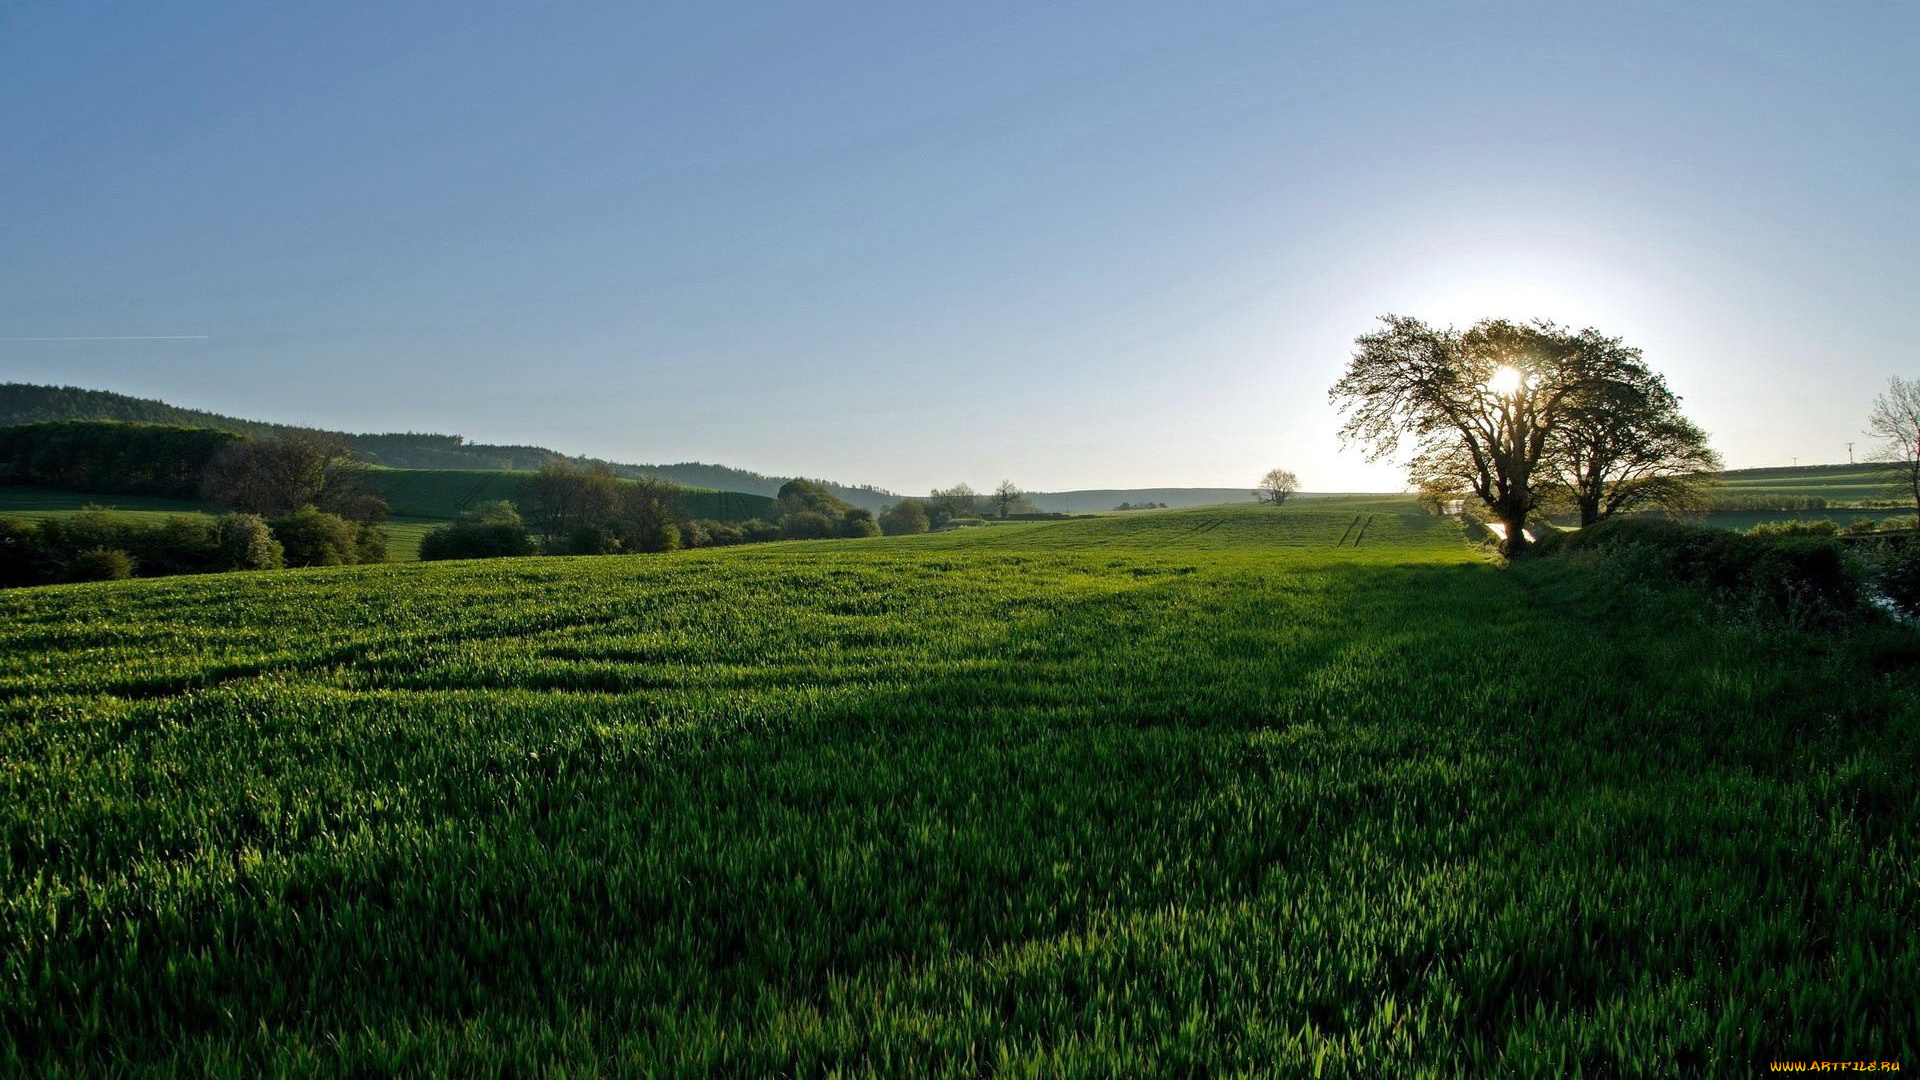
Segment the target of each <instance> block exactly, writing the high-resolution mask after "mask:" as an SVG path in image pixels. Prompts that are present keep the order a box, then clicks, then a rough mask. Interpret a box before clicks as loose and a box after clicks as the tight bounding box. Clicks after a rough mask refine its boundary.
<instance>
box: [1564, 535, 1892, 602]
mask: <svg viewBox="0 0 1920 1080" xmlns="http://www.w3.org/2000/svg"><path fill="white" fill-rule="evenodd" d="M1829 524H1831V523H1829ZM1535 550H1536V551H1537V552H1539V553H1541V554H1555V553H1558V554H1562V555H1567V556H1574V557H1582V558H1586V559H1589V560H1594V561H1598V562H1604V563H1608V564H1610V565H1611V566H1612V567H1613V568H1614V569H1616V570H1619V571H1622V572H1625V573H1628V574H1630V575H1631V576H1633V577H1634V578H1636V579H1638V580H1643V581H1644V580H1646V579H1648V578H1654V579H1656V580H1658V581H1668V582H1674V583H1679V584H1686V585H1692V586H1695V587H1698V588H1702V589H1705V590H1706V591H1708V592H1710V593H1712V594H1714V596H1715V597H1716V598H1717V599H1720V600H1722V601H1723V602H1731V603H1734V604H1737V605H1740V606H1744V607H1750V608H1753V609H1756V610H1758V611H1761V612H1764V613H1767V614H1770V615H1774V616H1779V617H1783V618H1786V619H1789V620H1790V621H1793V622H1808V621H1822V620H1825V619H1828V618H1831V617H1833V616H1836V615H1840V614H1843V613H1846V612H1849V611H1852V610H1853V609H1854V608H1856V607H1857V606H1858V604H1859V600H1860V584H1861V582H1860V577H1859V574H1858V573H1857V571H1856V569H1855V567H1854V566H1853V564H1852V563H1850V562H1849V560H1848V559H1847V556H1846V551H1845V549H1844V548H1843V546H1842V545H1841V543H1840V540H1839V539H1838V538H1837V537H1835V536H1830V535H1818V534H1816V535H1811V536H1809V535H1793V534H1788V535H1782V534H1780V533H1760V532H1751V533H1735V532H1727V531H1724V530H1720V529H1710V528H1705V527H1702V526H1697V525H1687V524H1683V523H1681V522H1677V521H1666V520H1661V519H1657V518H1611V519H1608V520H1606V521H1602V522H1599V523H1598V524H1595V525H1590V526H1588V527H1587V528H1584V529H1581V530H1579V531H1578V532H1569V533H1566V534H1564V538H1563V539H1558V540H1556V541H1555V542H1554V543H1553V544H1552V545H1550V546H1547V545H1542V546H1540V547H1536V549H1535Z"/></svg>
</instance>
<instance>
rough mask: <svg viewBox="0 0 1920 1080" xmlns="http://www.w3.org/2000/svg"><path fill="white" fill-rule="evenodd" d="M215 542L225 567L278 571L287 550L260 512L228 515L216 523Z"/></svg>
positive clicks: (283, 562) (222, 566) (224, 568)
mask: <svg viewBox="0 0 1920 1080" xmlns="http://www.w3.org/2000/svg"><path fill="white" fill-rule="evenodd" d="M213 543H214V546H215V548H216V549H217V551H218V552H219V556H218V557H219V564H220V567H221V569H223V570H278V569H280V568H281V567H282V566H285V565H286V564H287V558H286V550H285V549H284V548H283V547H282V546H281V544H280V541H278V540H275V539H274V538H273V530H272V529H270V528H268V527H267V522H266V519H265V518H262V517H261V516H260V515H258V514H227V515H224V516H222V517H221V518H220V519H219V520H218V521H216V522H215V523H214V527H213Z"/></svg>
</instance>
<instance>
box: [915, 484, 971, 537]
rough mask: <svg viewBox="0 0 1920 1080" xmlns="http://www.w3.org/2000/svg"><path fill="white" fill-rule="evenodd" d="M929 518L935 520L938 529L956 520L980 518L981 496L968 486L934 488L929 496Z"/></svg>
mask: <svg viewBox="0 0 1920 1080" xmlns="http://www.w3.org/2000/svg"><path fill="white" fill-rule="evenodd" d="M926 508H927V516H928V517H930V518H932V519H933V524H934V525H935V526H936V527H937V526H940V525H945V524H946V523H947V522H949V521H952V520H953V519H954V518H970V517H978V516H980V494H979V493H978V492H976V491H974V490H973V488H971V487H969V486H968V485H966V484H955V485H953V486H952V487H950V488H934V489H933V492H932V493H931V494H929V495H928V496H927V503H926Z"/></svg>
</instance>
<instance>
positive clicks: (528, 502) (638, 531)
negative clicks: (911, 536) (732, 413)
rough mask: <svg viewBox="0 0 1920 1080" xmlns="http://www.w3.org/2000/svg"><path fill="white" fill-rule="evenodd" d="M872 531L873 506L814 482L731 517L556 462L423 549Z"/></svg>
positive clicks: (650, 543) (575, 551) (611, 549)
mask: <svg viewBox="0 0 1920 1080" xmlns="http://www.w3.org/2000/svg"><path fill="white" fill-rule="evenodd" d="M878 535H880V525H879V522H878V521H876V520H875V518H874V515H873V511H871V510H868V509H866V508H864V507H859V506H852V505H850V504H848V503H846V502H845V501H843V500H841V499H840V498H839V497H837V496H836V495H834V494H833V493H832V492H830V491H828V490H827V488H826V487H825V486H824V485H822V484H820V483H818V482H816V481H812V480H800V479H796V480H789V481H787V482H786V483H785V484H783V485H782V486H781V487H780V489H779V493H778V495H777V497H776V498H775V499H774V502H773V506H772V508H771V509H770V511H769V517H766V518H754V519H751V520H748V521H743V522H738V523H733V522H724V521H714V520H711V519H694V518H691V517H689V515H688V514H687V513H686V510H685V507H684V505H683V500H682V498H681V491H680V489H679V488H677V487H675V486H673V485H671V484H666V483H663V482H661V481H658V480H626V479H622V478H621V477H620V476H618V475H616V474H615V473H614V471H613V470H612V469H611V468H609V467H608V466H606V465H604V464H597V463H596V464H593V465H581V464H577V463H574V462H569V461H553V462H548V463H547V464H546V465H544V466H542V467H541V468H540V470H539V472H537V473H536V474H534V476H533V477H532V478H531V479H529V480H528V481H527V484H526V486H525V487H524V488H523V489H522V492H521V495H520V498H519V500H518V501H515V502H505V501H502V502H495V503H488V504H485V505H482V506H478V507H474V508H472V509H470V510H467V511H465V512H463V513H462V514H461V515H460V517H459V518H458V519H457V520H455V521H453V522H451V523H449V524H447V525H444V526H441V527H440V528H438V529H435V530H434V531H432V532H430V533H428V534H427V536H426V538H425V539H424V540H422V541H421V544H420V557H421V558H422V559H428V560H434V559H480V558H498V557H505V556H517V555H533V554H549V555H612V554H618V553H621V552H661V551H677V550H680V549H682V548H700V547H727V546H731V545H735V544H751V543H764V542H766V541H770V540H830V539H858V538H860V537H866V536H878Z"/></svg>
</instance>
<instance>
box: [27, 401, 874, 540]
mask: <svg viewBox="0 0 1920 1080" xmlns="http://www.w3.org/2000/svg"><path fill="white" fill-rule="evenodd" d="M56 420H123V421H133V422H137V423H146V424H171V425H177V426H185V427H200V428H214V429H217V430H220V431H230V432H233V433H235V434H238V435H248V436H254V437H260V436H272V435H281V434H285V433H287V432H289V431H300V430H314V429H310V428H299V427H297V426H295V425H291V424H273V423H267V422H263V421H258V420H243V419H240V418H238V417H233V416H227V415H224V414H221V413H214V412H206V411H203V410H200V409H185V408H181V407H179V406H177V405H169V404H167V403H166V402H164V401H157V400H154V399H151V398H138V397H132V396H130V395H127V394H116V393H112V392H110V391H106V390H87V389H83V388H81V387H77V386H37V385H33V384H30V383H4V384H0V425H6V424H31V423H40V422H46V421H56ZM325 434H329V435H338V436H340V437H342V438H344V439H346V440H348V441H349V442H350V443H351V444H352V445H353V447H354V449H355V450H357V451H359V452H360V453H361V454H362V455H363V456H365V457H366V459H367V460H368V461H370V462H372V463H373V464H376V465H385V466H387V467H389V468H394V469H515V470H533V469H538V468H539V467H540V466H542V465H545V464H546V463H547V462H549V461H556V460H562V459H564V460H570V461H575V462H579V463H582V464H589V465H591V464H606V465H609V466H611V467H612V469H613V470H614V472H616V473H618V474H619V475H621V476H624V477H628V478H629V479H642V478H646V477H656V478H658V479H661V480H668V481H671V482H673V483H675V484H680V485H683V486H685V487H696V488H713V489H715V490H717V491H741V492H746V493H747V494H750V495H765V496H768V497H772V496H774V495H777V494H778V493H779V491H780V485H782V484H784V483H786V482H787V481H788V480H791V479H794V477H792V476H768V475H766V474H764V473H757V472H752V471H750V470H747V469H735V468H731V467H729V466H726V465H709V464H705V463H703V462H697V461H683V462H677V463H674V464H671V465H636V464H631V463H626V462H618V461H607V462H603V461H602V460H601V459H599V458H589V457H571V456H569V455H567V454H563V453H561V452H559V451H557V450H550V449H548V448H546V447H544V446H505V445H498V444H492V443H474V442H468V441H467V440H466V438H465V437H464V436H460V435H443V434H433V433H426V432H412V431H408V432H387V433H373V434H369V433H355V432H347V431H326V432H325ZM817 482H818V483H819V484H820V485H821V486H822V487H825V488H826V489H827V490H828V491H829V492H831V493H832V494H833V495H834V496H835V497H837V498H840V499H844V500H845V501H847V502H849V503H852V504H853V505H855V506H864V507H866V508H867V509H869V510H880V509H882V508H884V507H886V506H887V505H888V504H890V503H892V502H895V501H896V500H897V499H898V498H899V496H897V495H894V494H893V493H891V492H888V491H885V490H883V489H880V488H877V487H873V486H871V485H865V484H862V485H851V484H838V483H834V482H832V481H827V480H820V481H817Z"/></svg>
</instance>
